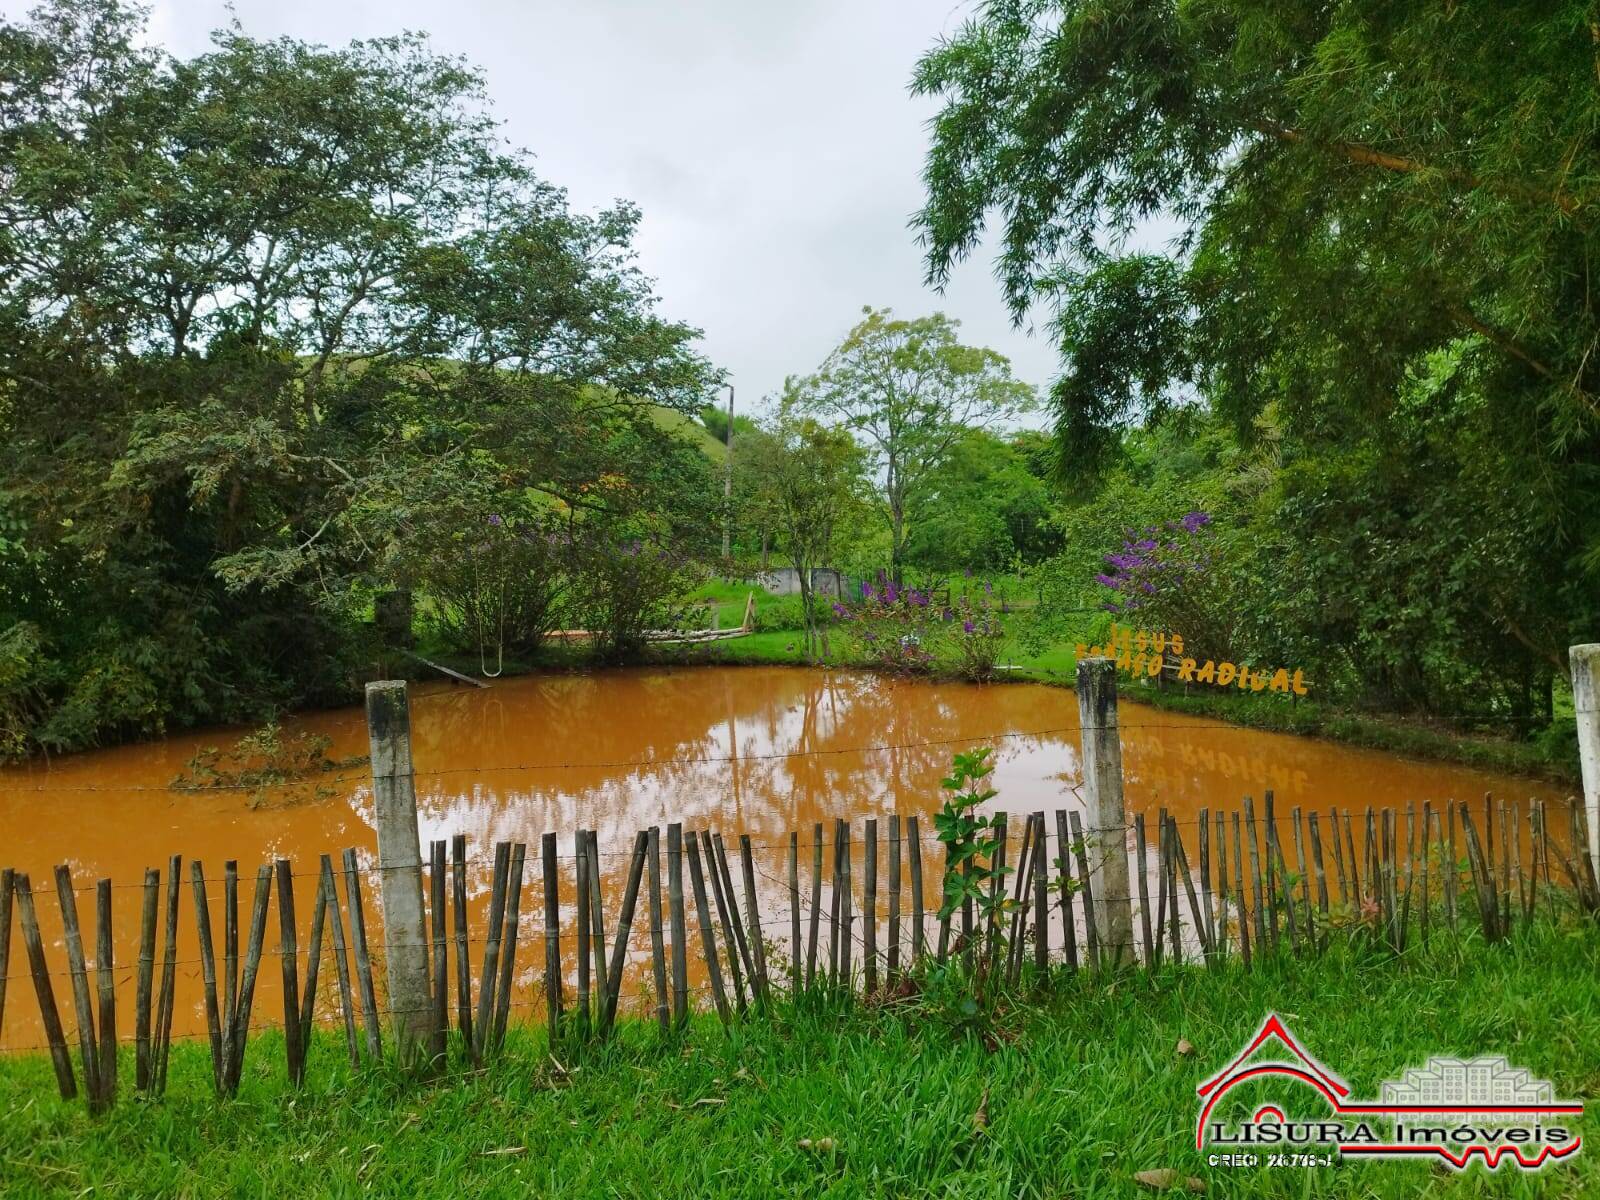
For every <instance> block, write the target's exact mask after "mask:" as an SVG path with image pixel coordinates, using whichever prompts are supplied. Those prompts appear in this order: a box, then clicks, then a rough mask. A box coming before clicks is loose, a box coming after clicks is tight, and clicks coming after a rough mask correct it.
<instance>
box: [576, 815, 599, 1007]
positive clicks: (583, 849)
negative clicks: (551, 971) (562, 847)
mask: <svg viewBox="0 0 1600 1200" xmlns="http://www.w3.org/2000/svg"><path fill="white" fill-rule="evenodd" d="M572 843H573V850H574V856H573V862H574V871H573V875H574V878H575V884H576V888H577V894H578V913H577V916H578V1037H579V1038H587V1037H588V1036H589V1030H590V1022H591V1016H592V1014H591V1013H590V1011H589V972H590V970H591V964H592V963H593V962H594V958H593V956H592V955H591V953H590V946H589V943H590V941H591V940H592V939H593V938H594V922H593V921H591V920H590V919H589V843H588V839H587V838H585V837H584V833H583V830H581V829H580V830H578V832H577V833H576V834H574V835H573V839H572Z"/></svg>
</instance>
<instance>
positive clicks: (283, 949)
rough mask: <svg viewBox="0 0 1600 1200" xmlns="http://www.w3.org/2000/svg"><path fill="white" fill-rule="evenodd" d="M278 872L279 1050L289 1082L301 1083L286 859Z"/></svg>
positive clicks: (290, 888) (291, 901)
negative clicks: (281, 1034) (280, 1017)
mask: <svg viewBox="0 0 1600 1200" xmlns="http://www.w3.org/2000/svg"><path fill="white" fill-rule="evenodd" d="M277 871H278V962H279V965H280V966H281V968H282V970H283V1052H284V1058H285V1060H286V1061H287V1063H288V1070H289V1083H290V1085H291V1086H293V1087H299V1086H300V1085H301V1084H302V1083H304V1082H305V1073H306V1069H305V1048H304V1047H303V1046H302V1045H301V1044H300V1034H301V1032H302V1030H301V1028H300V974H299V963H298V961H297V959H298V954H299V945H298V942H297V937H296V932H295V920H294V875H293V873H292V869H291V865H290V863H289V860H288V859H287V858H280V859H278V860H277Z"/></svg>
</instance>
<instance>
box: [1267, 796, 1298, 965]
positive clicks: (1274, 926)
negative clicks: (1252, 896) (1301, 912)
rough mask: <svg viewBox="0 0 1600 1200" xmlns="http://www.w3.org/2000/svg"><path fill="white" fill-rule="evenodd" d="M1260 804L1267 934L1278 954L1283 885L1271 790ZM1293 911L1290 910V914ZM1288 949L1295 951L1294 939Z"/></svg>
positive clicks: (1273, 951) (1276, 823)
mask: <svg viewBox="0 0 1600 1200" xmlns="http://www.w3.org/2000/svg"><path fill="white" fill-rule="evenodd" d="M1261 803H1262V809H1263V811H1262V825H1261V834H1262V838H1263V841H1262V846H1263V848H1264V849H1265V850H1266V859H1267V933H1268V934H1269V936H1270V938H1271V946H1272V953H1273V954H1274V955H1276V954H1277V953H1278V893H1279V891H1280V889H1281V887H1282V884H1283V877H1282V875H1281V874H1280V872H1281V870H1282V865H1283V864H1282V863H1281V861H1280V860H1279V856H1278V854H1277V849H1278V818H1277V816H1276V814H1275V813H1274V810H1273V797H1272V789H1271V788H1268V789H1267V790H1266V791H1265V793H1263V795H1262V797H1261ZM1292 911H1293V910H1292V909H1291V912H1292ZM1290 949H1291V950H1293V949H1295V945H1294V939H1293V938H1291V939H1290Z"/></svg>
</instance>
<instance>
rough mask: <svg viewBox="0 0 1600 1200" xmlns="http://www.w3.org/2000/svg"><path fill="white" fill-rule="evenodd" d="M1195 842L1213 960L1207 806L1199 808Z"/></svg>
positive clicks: (1214, 935)
mask: <svg viewBox="0 0 1600 1200" xmlns="http://www.w3.org/2000/svg"><path fill="white" fill-rule="evenodd" d="M1195 844H1196V848H1197V850H1198V852H1199V868H1200V911H1201V913H1202V915H1204V917H1205V921H1204V925H1205V931H1206V942H1207V944H1208V945H1209V946H1210V954H1211V956H1212V958H1213V960H1214V959H1215V957H1216V953H1217V918H1216V913H1215V912H1214V911H1213V909H1212V904H1211V901H1212V893H1211V810H1210V809H1209V808H1202V809H1201V810H1200V816H1199V822H1198V826H1197V830H1196V835H1195Z"/></svg>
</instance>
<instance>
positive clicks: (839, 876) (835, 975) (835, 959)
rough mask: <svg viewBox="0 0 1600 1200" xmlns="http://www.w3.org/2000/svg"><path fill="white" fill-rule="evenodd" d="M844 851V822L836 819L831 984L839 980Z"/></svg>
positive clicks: (831, 894) (830, 920)
mask: <svg viewBox="0 0 1600 1200" xmlns="http://www.w3.org/2000/svg"><path fill="white" fill-rule="evenodd" d="M843 851H844V822H843V821H839V820H835V821H834V823H833V881H832V884H831V886H830V887H829V889H828V979H829V982H830V984H832V985H837V984H838V982H839V918H840V916H841V915H842V912H841V909H840V907H839V906H840V904H841V903H842V897H843V892H844V889H843V887H842V886H841V884H842V883H843V880H844V868H843V867H842V866H841V865H840V863H839V860H840V857H841V855H842V854H843Z"/></svg>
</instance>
